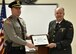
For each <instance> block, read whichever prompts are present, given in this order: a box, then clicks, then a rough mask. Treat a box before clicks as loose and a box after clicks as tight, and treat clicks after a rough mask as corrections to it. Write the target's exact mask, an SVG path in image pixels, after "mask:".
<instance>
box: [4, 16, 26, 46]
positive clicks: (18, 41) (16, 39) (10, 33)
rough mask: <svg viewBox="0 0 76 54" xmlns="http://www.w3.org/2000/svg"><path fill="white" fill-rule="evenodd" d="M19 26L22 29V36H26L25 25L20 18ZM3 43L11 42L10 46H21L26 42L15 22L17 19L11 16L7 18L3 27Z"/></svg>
mask: <svg viewBox="0 0 76 54" xmlns="http://www.w3.org/2000/svg"><path fill="white" fill-rule="evenodd" d="M19 20H20V22H21V24H22V25H23V27H24V35H26V33H27V31H26V25H25V23H24V21H23V19H22V18H19ZM3 28H4V35H5V41H6V40H8V41H12V46H21V45H26V41H25V40H23V37H22V33H21V32H22V31H21V26H20V24H19V23H18V21H17V17H16V16H13V15H11V16H10V17H9V18H7V19H6V20H5V22H4V25H3Z"/></svg>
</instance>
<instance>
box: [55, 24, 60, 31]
mask: <svg viewBox="0 0 76 54" xmlns="http://www.w3.org/2000/svg"><path fill="white" fill-rule="evenodd" d="M55 29H56V31H58V30H59V23H56V27H55Z"/></svg>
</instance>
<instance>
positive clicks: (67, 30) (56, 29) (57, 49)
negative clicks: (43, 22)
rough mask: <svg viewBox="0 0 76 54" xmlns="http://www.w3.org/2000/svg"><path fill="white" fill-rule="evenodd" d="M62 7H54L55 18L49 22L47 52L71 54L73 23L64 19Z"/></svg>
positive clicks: (50, 53)
mask: <svg viewBox="0 0 76 54" xmlns="http://www.w3.org/2000/svg"><path fill="white" fill-rule="evenodd" d="M64 15H65V13H64V8H63V7H58V8H56V9H55V17H56V20H53V21H51V22H50V23H49V28H48V39H49V42H50V44H48V45H47V47H49V54H72V49H71V42H72V40H73V33H74V31H73V24H72V23H71V22H70V21H67V20H65V19H64Z"/></svg>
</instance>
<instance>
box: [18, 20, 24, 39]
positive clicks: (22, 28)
mask: <svg viewBox="0 0 76 54" xmlns="http://www.w3.org/2000/svg"><path fill="white" fill-rule="evenodd" d="M17 21H18V23H19V25H20V26H21V30H22V32H21V33H22V38H23V40H25V35H24V27H23V26H22V24H21V22H20V20H19V19H17Z"/></svg>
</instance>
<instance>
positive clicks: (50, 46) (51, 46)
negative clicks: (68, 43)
mask: <svg viewBox="0 0 76 54" xmlns="http://www.w3.org/2000/svg"><path fill="white" fill-rule="evenodd" d="M46 47H49V48H55V47H56V43H50V44H48V45H47V46H46Z"/></svg>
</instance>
